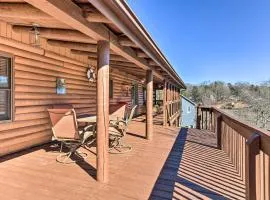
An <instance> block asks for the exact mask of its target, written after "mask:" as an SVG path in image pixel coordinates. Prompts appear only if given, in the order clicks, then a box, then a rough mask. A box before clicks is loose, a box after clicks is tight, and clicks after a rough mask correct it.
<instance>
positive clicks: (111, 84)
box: [109, 79, 113, 99]
mask: <svg viewBox="0 0 270 200" xmlns="http://www.w3.org/2000/svg"><path fill="white" fill-rule="evenodd" d="M109 88H110V90H109V97H110V99H112V98H113V80H111V79H110V86H109Z"/></svg>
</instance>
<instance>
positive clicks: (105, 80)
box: [96, 41, 110, 183]
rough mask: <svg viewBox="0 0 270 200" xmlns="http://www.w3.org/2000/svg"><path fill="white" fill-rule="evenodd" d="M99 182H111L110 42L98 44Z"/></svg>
mask: <svg viewBox="0 0 270 200" xmlns="http://www.w3.org/2000/svg"><path fill="white" fill-rule="evenodd" d="M97 44H98V45H97V49H98V53H97V54H98V59H97V70H98V72H97V104H96V105H97V180H98V181H100V182H103V183H106V182H108V180H109V171H108V170H109V156H108V145H109V61H110V44H109V42H108V41H99V42H98V43H97Z"/></svg>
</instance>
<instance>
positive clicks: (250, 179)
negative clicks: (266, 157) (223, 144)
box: [245, 133, 260, 200]
mask: <svg viewBox="0 0 270 200" xmlns="http://www.w3.org/2000/svg"><path fill="white" fill-rule="evenodd" d="M259 153H260V135H259V134H257V133H254V134H253V135H252V136H251V137H250V138H249V139H248V140H247V142H246V159H245V167H246V169H245V171H246V179H245V180H246V199H247V200H253V199H257V196H258V193H257V192H258V190H257V187H258V184H259V183H260V181H259V180H258V179H257V178H256V174H258V170H259V169H258V167H256V163H257V162H258V161H257V162H256V160H257V159H256V157H257V158H258V156H259Z"/></svg>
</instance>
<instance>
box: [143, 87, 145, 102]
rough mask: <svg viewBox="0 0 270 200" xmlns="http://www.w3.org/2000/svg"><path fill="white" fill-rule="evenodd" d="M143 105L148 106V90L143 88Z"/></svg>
mask: <svg viewBox="0 0 270 200" xmlns="http://www.w3.org/2000/svg"><path fill="white" fill-rule="evenodd" d="M143 105H146V89H145V87H143Z"/></svg>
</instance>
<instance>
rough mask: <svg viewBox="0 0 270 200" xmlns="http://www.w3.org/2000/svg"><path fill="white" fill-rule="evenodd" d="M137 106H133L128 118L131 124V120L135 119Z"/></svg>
mask: <svg viewBox="0 0 270 200" xmlns="http://www.w3.org/2000/svg"><path fill="white" fill-rule="evenodd" d="M136 108H137V105H135V106H133V108H132V110H131V112H130V114H129V117H128V119H127V124H129V123H130V122H131V120H132V119H133V116H134V113H135V110H136Z"/></svg>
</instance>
